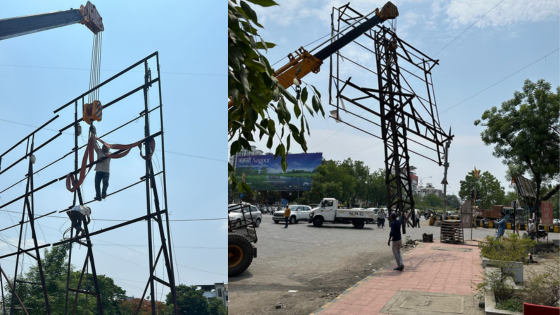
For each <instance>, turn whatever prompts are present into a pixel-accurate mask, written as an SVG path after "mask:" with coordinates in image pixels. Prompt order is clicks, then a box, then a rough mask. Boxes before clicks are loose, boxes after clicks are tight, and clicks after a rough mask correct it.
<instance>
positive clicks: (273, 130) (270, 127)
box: [268, 119, 276, 135]
mask: <svg viewBox="0 0 560 315" xmlns="http://www.w3.org/2000/svg"><path fill="white" fill-rule="evenodd" d="M268 131H269V132H270V135H274V134H275V133H276V126H275V125H274V120H272V119H269V120H268Z"/></svg>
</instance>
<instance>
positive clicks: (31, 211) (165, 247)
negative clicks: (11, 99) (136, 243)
mask: <svg viewBox="0 0 560 315" xmlns="http://www.w3.org/2000/svg"><path fill="white" fill-rule="evenodd" d="M152 58H155V61H156V64H157V78H155V79H152V77H151V69H150V68H149V67H148V61H149V60H151V59H152ZM137 66H143V68H144V84H142V85H140V86H138V87H137V88H135V89H133V90H131V91H129V92H127V93H125V94H123V95H121V96H119V97H117V98H116V99H114V100H112V101H110V102H108V103H106V104H105V105H104V106H103V109H105V110H107V108H108V107H110V106H111V105H114V104H115V103H117V102H119V101H121V100H123V99H125V98H127V97H128V96H130V95H133V94H134V93H136V92H139V91H142V92H143V99H144V107H143V110H142V111H141V112H140V114H139V116H138V117H136V118H134V119H132V120H130V121H128V122H126V123H124V124H122V125H121V126H119V127H117V128H115V129H113V130H111V131H109V132H107V133H106V134H104V135H102V136H99V138H103V137H105V136H107V135H108V134H110V133H112V132H114V131H116V130H118V129H120V128H122V127H124V126H126V125H128V124H130V123H132V122H134V121H137V120H139V119H140V118H142V117H143V118H144V136H145V140H144V148H145V151H146V157H148V156H150V153H151V152H150V150H151V148H150V145H149V143H150V141H151V140H152V139H154V138H156V137H161V146H162V148H161V151H162V170H161V171H160V172H158V173H154V169H153V164H152V160H151V159H150V158H146V159H145V160H146V161H145V175H144V176H143V177H142V178H140V180H139V181H138V182H135V183H133V184H131V185H129V186H126V187H124V188H122V189H119V190H117V191H115V192H113V193H111V194H108V195H107V196H110V195H113V194H116V193H119V192H121V191H123V190H125V189H128V188H130V187H133V186H135V185H137V184H140V183H142V182H144V183H145V186H146V215H144V216H141V217H138V218H135V219H132V220H129V221H126V222H123V223H120V224H117V225H114V226H111V227H108V228H105V229H101V230H98V231H94V232H91V233H90V232H89V229H88V225H87V224H86V223H85V222H84V232H85V233H84V234H82V235H81V236H78V235H76V236H75V237H74V235H73V229H70V233H71V234H70V239H67V240H63V241H60V242H57V243H54V244H52V246H59V245H62V244H66V243H70V249H69V254H68V269H67V280H66V302H65V314H68V313H69V311H70V307H69V305H68V302H69V292H74V293H75V296H74V303H73V304H74V305H73V308H72V309H73V310H72V314H75V312H76V307H77V301H78V294H79V293H82V294H86V296H87V295H93V296H95V297H96V301H97V307H98V310H99V313H100V314H104V312H103V306H102V302H101V295H100V290H99V283H98V281H97V270H96V267H95V260H94V255H93V252H94V251H93V250H92V241H91V236H94V235H98V234H101V233H105V232H108V231H110V230H114V229H117V228H121V227H124V226H126V225H129V224H132V223H136V222H140V221H146V222H147V228H148V249H149V255H148V256H149V271H150V276H149V278H148V281H147V283H146V287H145V289H144V293H143V295H142V298H141V299H140V302H139V305H138V306H137V308H136V314H138V312H139V310H140V307H141V305H142V302H143V300H144V297H145V295H146V292H147V290H148V288H150V299H151V307H152V314H156V309H155V305H156V303H155V296H156V294H155V290H154V284H155V283H154V281H157V282H159V283H161V284H163V285H165V286H167V287H169V289H170V292H171V295H172V300H173V302H174V305H175V310H174V314H178V309H177V302H176V301H177V297H176V290H175V288H176V285H175V276H174V269H173V263H172V262H173V256H172V250H171V249H172V245H171V239H170V235H171V234H170V227H169V218H168V205H167V187H166V174H165V144H164V134H163V108H162V107H163V103H162V95H161V76H160V75H161V73H160V66H159V54H158V52H155V53H152V54H150V55H149V56H147V57H146V58H144V59H142V60H140V61H138V62H136V63H135V64H133V65H131V66H130V67H128V68H126V69H125V70H123V71H121V72H119V73H117V74H116V75H114V76H112V77H111V78H109V79H107V80H105V81H104V82H102V83H100V84H99V85H98V86H96V87H94V88H92V89H91V90H89V91H87V92H85V93H83V94H82V95H80V96H78V97H76V98H75V99H73V100H72V101H70V102H68V103H67V104H65V105H63V106H62V107H60V108H58V109H57V110H55V111H54V113H55V114H56V113H57V112H59V111H61V110H62V109H64V108H66V107H68V106H70V105H74V121H73V122H72V123H70V124H69V125H67V126H66V127H64V128H62V129H60V130H59V131H58V133H57V135H55V136H54V137H52V138H50V139H49V140H47V141H45V142H44V143H42V144H41V145H40V146H38V147H36V148H35V145H34V139H35V134H36V133H37V132H38V131H39V130H41V129H43V128H44V127H45V126H47V125H48V124H50V123H51V122H53V121H54V120H56V119H57V118H58V117H59V115H56V116H55V117H53V118H52V119H51V120H49V121H48V122H46V123H45V124H43V125H42V126H41V127H39V128H37V129H36V130H35V131H33V132H32V133H31V134H29V135H28V136H27V137H25V138H23V139H22V140H20V141H19V142H18V143H16V144H15V145H14V146H13V147H12V148H10V149H9V150H8V151H6V152H4V153H2V154H1V155H0V175H1V174H2V173H4V172H6V171H7V170H9V169H10V168H12V167H13V166H15V165H16V164H18V163H19V162H21V161H23V160H24V159H26V158H28V157H29V158H30V159H29V165H28V172H27V175H26V178H24V179H22V180H20V181H19V182H16V183H15V184H13V185H11V186H10V187H8V188H6V189H4V190H2V191H0V193H3V192H5V191H7V190H8V189H10V188H12V187H14V186H15V185H17V184H19V183H21V182H22V181H24V180H26V179H27V185H26V191H25V194H24V195H22V196H20V197H17V198H15V199H13V200H11V201H8V202H6V203H4V204H3V205H1V206H0V208H5V207H6V206H8V205H10V204H12V203H14V202H16V201H18V200H21V199H23V200H24V209H23V211H22V219H21V221H20V223H19V224H16V225H13V226H10V227H7V228H4V229H2V230H0V232H1V231H4V230H6V229H9V228H14V227H17V226H19V227H20V233H19V235H20V236H19V243H18V247H17V251H16V252H14V253H11V254H7V255H3V256H0V260H1V259H2V258H6V257H10V256H14V255H15V256H16V267H15V270H16V272H15V275H14V282H13V284H12V283H10V280H9V278H8V277H7V275H6V274H5V273H4V271H3V269H2V268H1V265H0V280H2V276H3V277H4V279H5V280H6V282H7V283H8V285H9V287H10V289H11V290H12V301H11V303H10V314H12V313H13V311H14V305H15V304H14V299H15V298H17V300H18V301H19V304H20V306H21V308H22V309H23V310H24V311H25V313H26V314H27V310H26V308H25V306H24V303H23V302H22V301H21V300H20V297H19V296H18V295H17V291H16V285H17V283H18V282H24V281H20V280H17V270H18V267H19V256H20V255H21V254H26V255H29V256H30V257H32V258H34V259H35V260H37V268H38V270H39V273H40V278H41V283H29V282H26V283H28V284H33V285H40V286H42V289H43V295H44V300H45V312H46V314H51V309H50V306H49V299H48V294H47V293H48V292H47V291H46V285H45V279H44V275H43V268H42V265H41V257H40V252H39V249H41V248H45V247H48V246H51V244H44V245H41V246H39V245H38V241H37V236H36V233H35V226H34V221H35V220H37V219H39V218H42V217H46V216H49V215H51V214H53V213H56V212H57V211H52V212H50V213H47V214H44V215H41V216H38V217H35V208H34V199H33V194H34V193H35V192H37V191H39V190H41V189H43V188H45V187H47V186H50V185H51V184H54V183H56V182H58V181H61V180H64V179H65V178H66V175H64V176H61V177H59V178H56V179H53V180H51V181H50V182H47V183H46V184H44V185H42V186H40V187H37V188H34V186H33V175H35V174H37V173H39V172H40V171H42V170H43V169H45V168H47V167H49V166H51V165H53V164H55V163H56V162H58V161H61V160H62V159H64V158H66V157H68V156H70V155H71V154H72V153H74V171H73V172H72V174H78V173H79V172H80V170H79V169H78V151H79V150H80V149H82V148H84V147H85V146H86V145H83V146H81V147H78V136H79V131H78V130H79V123H80V121H82V120H83V119H82V118H78V117H79V115H78V103H79V102H80V101H81V107H82V108H83V105H84V98H85V97H86V96H87V95H89V94H90V93H92V92H94V91H96V90H98V89H99V88H101V87H102V86H104V85H105V84H107V83H109V82H111V81H113V80H114V79H116V78H118V77H120V76H122V75H123V74H125V73H128V72H129V71H131V70H132V69H133V68H135V67H137ZM154 83H157V84H158V95H159V105H158V106H156V107H154V108H152V109H149V107H148V91H149V89H150V87H151V86H152V84H154ZM158 109H159V115H160V121H159V124H160V126H159V127H160V131H158V132H156V133H154V134H151V133H150V120H149V114H150V113H151V112H153V111H155V110H158ZM91 126H92V127H93V122H92V125H91ZM72 127H74V147H73V149H72V151H70V152H69V153H67V154H65V155H64V156H63V157H61V158H59V159H57V160H55V161H53V162H52V163H50V164H48V165H47V166H45V167H43V168H42V169H40V170H38V171H35V172H34V171H33V162H32V158H34V153H35V152H37V151H38V150H39V149H41V148H43V147H45V146H46V145H47V144H48V143H49V142H51V141H53V140H54V139H56V138H58V137H59V136H60V135H62V132H63V131H65V130H67V129H70V128H72ZM92 127H90V130H91V128H92ZM25 141H27V152H26V154H25V155H24V156H23V157H22V158H20V159H19V160H17V161H16V162H14V163H13V164H11V165H10V166H8V167H7V168H5V169H3V170H2V169H1V159H2V157H3V156H5V155H6V154H7V153H8V152H10V151H12V150H13V149H14V148H16V147H17V146H19V145H20V144H22V143H23V142H25ZM122 151H123V150H119V151H116V152H114V153H120V152H122ZM98 162H99V161H95V162H92V163H90V164H88V165H87V166H86V167H90V166H93V165H95V164H97V163H98ZM160 175H161V176H162V177H163V184H162V186H163V187H162V194H163V201H164V202H163V205H164V207H165V209H160V198H159V195H158V190H157V185H156V181H155V178H156V176H160ZM150 194H151V195H153V203H154V210H155V211H152V205H151V203H152V200H151V198H150ZM93 201H94V200H91V201H84V198H83V196H82V193H81V188H80V189H77V190H76V191H74V196H73V203H72V206H70V207H68V209H65V210H61V211H59V213H63V212H68V211H70V209H71V208H72V207H74V206H75V205H76V204H79V205H85V204H88V203H91V202H93ZM26 211H27V212H26ZM26 213H27V217H28V220H27V221H24V220H25V214H26ZM164 219H165V227H164ZM152 220H154V221H156V223H157V224H156V227H155V229H156V230H157V233H159V236H160V240H161V247H160V248H159V250H158V254H157V257H156V258H155V260H154V257H153V256H154V255H153V254H154V248H153V241H152V237H151V236H152ZM26 223H29V226H30V227H31V236H32V239H33V244H34V246H33V247H32V248H27V249H22V248H21V243H22V231H23V227H24V224H26ZM166 234H167V239H166ZM83 239H85V242H83ZM23 241H24V242H25V240H23ZM73 243H78V244H80V245H83V246H85V247H86V248H87V254H86V258H85V261H84V265H83V268H82V271H81V275H80V278H79V281H78V286H77V288H70V272H71V269H70V265H71V262H72V244H73ZM31 251H35V256H33V255H32V254H31V253H30V252H31ZM162 255H163V260H164V264H165V268H166V273H167V278H168V281H169V282H166V281H164V280H163V279H161V278H159V277H157V276H156V275H155V268H156V266H157V263H158V261H159V259H160V257H161V256H162ZM90 266H91V275H92V278H93V287H94V290H95V292H89V291H86V290H83V289H80V288H81V285H82V280H83V278H84V273H86V270H87V273H88V274H89V268H90ZM86 282H87V276H86ZM0 285H1V284H0ZM2 301H3V308H4V301H5V300H4V292H3V286H2ZM4 313H5V311H4Z"/></svg>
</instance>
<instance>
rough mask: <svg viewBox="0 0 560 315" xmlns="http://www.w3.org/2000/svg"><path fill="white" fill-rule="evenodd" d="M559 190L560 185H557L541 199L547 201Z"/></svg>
mask: <svg viewBox="0 0 560 315" xmlns="http://www.w3.org/2000/svg"><path fill="white" fill-rule="evenodd" d="M558 190H560V185H556V187H554V188H553V189H552V190H551V191H549V192H548V194H546V196H544V197H542V198H541V201H547V200H548V199H550V197H552V196H554V194H556V193H557V192H558Z"/></svg>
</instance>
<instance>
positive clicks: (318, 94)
mask: <svg viewBox="0 0 560 315" xmlns="http://www.w3.org/2000/svg"><path fill="white" fill-rule="evenodd" d="M311 87H312V88H313V90H314V91H315V94H317V96H318V97H319V98H321V93H319V91H318V90H317V89H316V88H315V86H313V85H312V86H311Z"/></svg>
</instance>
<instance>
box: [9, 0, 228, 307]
mask: <svg viewBox="0 0 560 315" xmlns="http://www.w3.org/2000/svg"><path fill="white" fill-rule="evenodd" d="M80 4H84V3H81V2H80V1H77V2H76V1H56V2H44V1H17V2H6V1H3V2H2V3H0V19H1V18H9V17H17V16H23V15H31V14H39V13H45V12H52V11H61V10H67V9H70V8H78V7H79V5H80ZM94 4H95V5H96V6H97V8H98V10H99V12H100V14H101V16H102V17H103V22H104V25H105V32H104V35H103V51H102V62H101V70H102V72H101V81H103V80H105V79H107V78H109V77H110V76H112V75H114V74H116V73H117V71H120V70H122V69H124V68H126V67H128V66H129V65H131V64H133V63H135V62H136V61H138V60H140V59H142V58H144V57H146V56H147V55H149V54H151V53H153V52H155V51H159V54H160V64H161V71H162V75H161V81H162V99H163V100H162V101H163V108H164V110H163V115H164V125H165V149H166V156H165V158H166V161H165V162H166V170H167V188H168V206H169V212H170V218H171V219H175V220H179V219H205V218H225V217H226V216H225V203H226V201H227V183H226V180H225V172H226V171H227V170H226V168H227V159H226V158H225V157H224V147H225V146H226V142H227V138H226V135H225V132H224V131H221V129H220V128H217V126H225V123H226V114H225V104H223V99H222V98H220V97H219V95H220V94H219V93H217V92H216V91H219V90H221V89H222V88H224V87H225V86H226V75H225V74H222V72H221V71H222V69H223V68H222V67H225V63H226V58H225V56H226V54H225V52H226V51H225V50H226V43H225V41H223V39H225V37H223V38H222V37H220V36H222V35H219V34H224V35H225V30H224V29H225V23H226V22H225V20H226V19H225V7H224V6H223V4H220V5H219V3H218V1H173V2H166V3H165V4H162V3H160V2H154V1H152V2H142V3H141V4H139V3H138V2H135V1H118V2H116V1H106V0H97V1H94ZM92 37H93V34H92V33H91V32H90V31H89V30H88V29H87V28H86V27H85V26H82V25H79V24H76V25H71V26H66V27H62V28H57V29H53V30H48V31H44V32H40V33H35V34H31V35H26V36H22V37H17V38H12V39H8V40H4V41H0V72H1V73H2V76H0V111H1V114H0V135H1V136H0V139H1V140H2V141H0V152H4V151H5V150H7V149H8V148H10V147H11V146H12V145H13V144H15V143H16V142H17V141H18V140H20V139H21V138H23V137H25V136H27V134H29V133H30V132H31V131H33V130H34V129H35V128H34V127H32V126H36V127H37V126H40V125H42V124H43V123H44V122H46V121H47V120H49V119H50V118H52V117H53V116H54V115H53V110H55V109H56V108H58V107H60V106H62V105H64V104H65V103H67V102H68V101H70V100H72V99H74V98H75V97H77V96H79V95H80V94H82V93H83V92H85V91H87V90H88V86H89V66H90V61H91V50H92ZM150 67H151V69H152V73H153V74H152V77H154V78H155V76H156V74H155V73H156V71H155V70H156V68H155V63H150ZM135 70H136V71H137V72H132V73H130V74H127V75H126V76H124V77H123V78H121V79H119V80H118V81H115V82H114V83H112V84H110V85H109V86H107V88H105V89H102V90H101V92H100V100H101V102H102V103H107V102H109V101H111V100H113V99H114V98H115V97H117V96H119V95H122V94H124V93H126V92H128V91H129V90H131V89H133V88H135V87H137V86H139V85H140V84H141V83H142V82H143V73H142V72H141V70H143V69H141V68H138V69H135ZM157 88H158V87H157V85H154V86H153V88H152V89H151V91H150V108H153V107H155V106H157V105H158V104H159V100H158V97H157ZM143 106H144V105H143V99H142V93H141V92H140V93H137V94H134V95H133V96H131V97H129V98H127V99H126V100H125V101H123V102H121V103H117V104H116V105H113V106H112V107H110V108H108V109H107V110H106V111H105V112H104V115H103V121H102V122H100V123H97V124H96V126H97V131H98V134H103V133H105V132H107V131H109V130H111V129H113V128H115V127H117V126H118V125H119V124H121V123H124V122H126V121H128V120H130V119H133V118H135V117H136V116H137V115H138V113H139V112H140V111H141V110H142V109H143ZM220 111H222V112H223V115H219V114H217V113H219V112H220ZM150 119H151V120H152V123H151V126H150V128H151V131H152V133H154V132H157V131H158V130H159V114H155V112H154V114H152V115H151V117H150ZM72 120H73V110H72V108H67V109H66V110H64V111H62V112H61V117H60V118H59V119H57V120H55V121H54V122H53V123H52V124H51V125H49V126H48V127H47V128H49V129H51V130H43V131H40V132H39V133H38V134H37V136H36V140H35V146H37V145H39V144H41V143H43V142H44V141H45V140H47V139H49V138H50V137H52V136H54V135H55V134H56V133H55V132H54V131H52V130H59V129H61V128H62V127H64V126H66V125H68V124H69V123H71V122H72ZM82 128H83V130H84V131H85V130H87V128H86V125H85V123H82ZM143 134H144V131H143V121H139V122H136V123H132V124H130V125H129V126H127V127H125V128H123V129H122V130H119V131H118V132H115V133H114V134H111V135H110V136H107V138H106V140H107V141H108V142H110V143H123V144H126V143H132V142H135V141H137V140H140V139H142V138H143V137H144V136H143ZM73 139H74V138H73V130H72V129H69V130H68V131H67V132H66V133H65V134H63V135H62V136H60V137H59V138H58V139H56V140H54V141H53V142H52V143H51V144H50V145H48V146H47V147H45V148H43V149H42V150H41V151H39V152H37V154H36V157H37V162H36V164H35V169H36V170H37V169H39V168H41V167H43V166H45V165H47V164H49V163H51V162H52V161H54V160H56V159H58V158H59V157H61V156H63V155H64V154H66V153H67V152H69V151H70V150H71V149H72V147H73V143H74V140H73ZM84 140H85V136H82V138H81V139H80V141H79V143H80V145H81V144H83V143H85V142H84ZM156 150H158V151H156V155H154V163H155V164H156V171H157V169H159V168H161V166H162V165H161V163H162V154H161V139H157V141H156ZM24 154H25V145H23V146H21V147H18V149H16V150H14V152H12V153H10V154H9V155H7V156H6V157H5V158H4V160H3V161H2V166H3V167H4V168H5V167H6V166H8V165H9V164H11V163H12V162H14V161H15V160H17V159H18V158H19V157H21V156H22V155H24ZM81 154H82V151H80V159H81ZM73 163H74V162H73V158H72V157H69V158H66V159H64V160H62V161H60V162H58V163H56V164H54V165H53V166H52V167H49V168H48V169H46V170H45V171H43V172H40V173H39V174H37V175H36V176H35V178H34V181H35V187H37V186H39V185H42V184H43V183H46V182H48V181H50V180H52V179H53V178H56V177H60V176H62V175H64V174H66V173H68V172H69V171H71V170H73ZM143 165H144V164H143V160H142V159H141V158H140V156H139V155H138V150H137V149H136V148H135V149H133V150H132V152H131V153H130V154H129V155H128V156H127V157H125V158H123V159H120V160H114V161H112V163H111V178H110V187H109V193H110V192H113V191H115V190H117V189H120V188H123V187H125V186H128V185H129V184H132V183H134V182H136V181H138V180H139V178H140V177H141V176H143V172H144V166H143ZM26 170H27V164H26V163H21V164H19V165H17V166H16V167H14V168H12V169H10V170H9V171H7V172H6V173H4V174H2V176H1V177H0V191H1V190H4V189H5V188H7V187H8V186H10V185H11V184H13V183H14V182H16V181H18V180H20V179H22V178H23V175H24V174H25V173H26ZM94 175H95V174H94V173H93V171H92V172H91V173H90V174H89V176H88V177H87V178H86V181H85V183H84V186H83V188H84V191H85V196H86V200H91V199H92V198H93V197H94V186H93V180H94ZM157 181H158V186H161V185H160V183H161V181H160V179H158V180H157ZM220 183H221V184H220ZM158 189H159V190H160V193H161V187H158ZM24 191H25V186H24V185H18V186H16V187H14V188H12V189H10V190H8V191H6V192H5V193H2V194H1V195H0V197H1V198H2V200H0V201H2V202H7V201H9V200H11V199H13V198H14V197H17V196H20V195H22V194H23V193H24ZM162 202H163V201H162ZM22 204H23V203H22V202H17V203H15V204H12V205H10V206H8V207H7V209H5V208H2V209H1V210H0V228H1V227H7V226H9V225H11V224H12V222H18V221H19V220H20V218H21V209H22ZM71 204H72V193H70V192H68V191H67V190H66V188H65V184H64V182H62V181H61V182H58V183H56V184H53V185H51V186H49V187H48V188H45V189H44V190H43V191H41V192H38V193H37V194H36V195H35V213H36V215H39V214H44V213H48V212H51V211H54V210H62V209H65V208H67V207H68V206H69V205H71ZM90 205H91V207H92V211H93V219H107V220H128V219H133V218H136V217H140V216H142V215H145V214H146V197H145V186H144V185H143V184H142V185H137V186H135V187H133V188H131V189H129V190H126V191H124V192H122V193H120V194H117V195H114V196H111V197H109V198H107V199H106V200H105V201H103V202H96V203H92V204H90ZM162 208H163V206H162ZM4 210H8V211H15V212H17V213H20V214H16V213H12V212H6V211H4ZM55 216H56V217H59V218H55ZM64 217H65V216H64V215H63V214H56V215H53V216H52V217H46V218H43V219H40V220H38V221H37V222H38V224H40V226H39V225H37V229H38V230H37V233H38V235H39V239H40V241H41V242H47V243H53V242H56V241H58V240H59V239H61V238H62V233H61V232H63V231H64V230H65V229H66V228H68V227H69V222H68V221H67V220H66V219H64ZM93 222H95V225H93V223H92V225H90V231H95V230H99V229H101V228H106V227H109V226H111V225H113V224H115V223H118V222H113V221H93ZM39 228H40V230H39ZM146 231H147V229H146V223H145V222H141V223H136V224H132V225H129V226H127V227H125V228H122V229H119V230H115V231H111V232H107V233H105V234H102V235H100V236H99V237H96V238H95V239H93V242H94V244H95V247H94V252H95V261H96V266H97V272H98V273H99V274H106V275H108V276H110V277H113V278H114V279H115V281H116V283H117V284H118V285H120V286H122V287H123V288H124V289H125V290H126V291H127V294H128V295H129V296H132V295H134V296H136V297H140V296H141V294H142V291H143V288H144V286H145V283H146V281H147V279H148V275H149V271H148V256H147V252H148V248H147V237H148V235H147V232H146ZM17 233H18V231H17V230H16V229H11V230H8V231H4V232H0V237H1V239H2V240H0V255H2V254H6V253H9V252H11V251H12V250H13V249H14V248H13V247H11V246H8V245H6V244H5V242H4V241H7V242H11V243H14V242H17V235H18V234H17ZM171 233H172V236H173V242H174V245H175V252H174V253H173V254H174V257H176V260H177V263H178V266H177V267H176V268H178V272H177V273H176V281H177V282H180V283H184V284H188V285H192V284H212V283H214V282H224V281H225V282H227V269H226V259H225V257H226V255H225V254H226V244H227V241H226V235H227V229H226V223H225V221H224V220H216V221H175V222H171ZM27 234H28V237H30V232H29V231H27ZM154 239H155V243H156V244H159V237H158V236H157V235H156V236H155V238H154ZM9 247H11V249H10V248H9ZM156 254H157V252H156ZM84 255H85V249H84V248H83V247H82V248H79V249H78V247H75V250H74V252H73V259H72V261H73V264H74V265H75V266H81V264H83V261H84V260H83V259H84V257H85V256H84ZM14 261H15V257H11V258H8V259H4V260H2V261H1V263H2V267H3V268H4V269H5V270H6V272H7V273H8V274H9V275H10V276H13V272H14V270H13V268H14ZM29 265H30V261H29V260H28V258H25V264H24V268H25V269H27V267H28V266H29ZM162 266H163V265H162V264H161V262H160V264H159V265H158V268H157V270H156V272H157V274H158V275H159V276H162V275H163V267H162ZM165 277H166V276H165ZM157 288H158V296H157V299H160V297H161V296H162V295H161V294H163V299H165V294H166V293H167V292H168V291H167V290H162V286H161V285H159V286H158V287H157Z"/></svg>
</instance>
